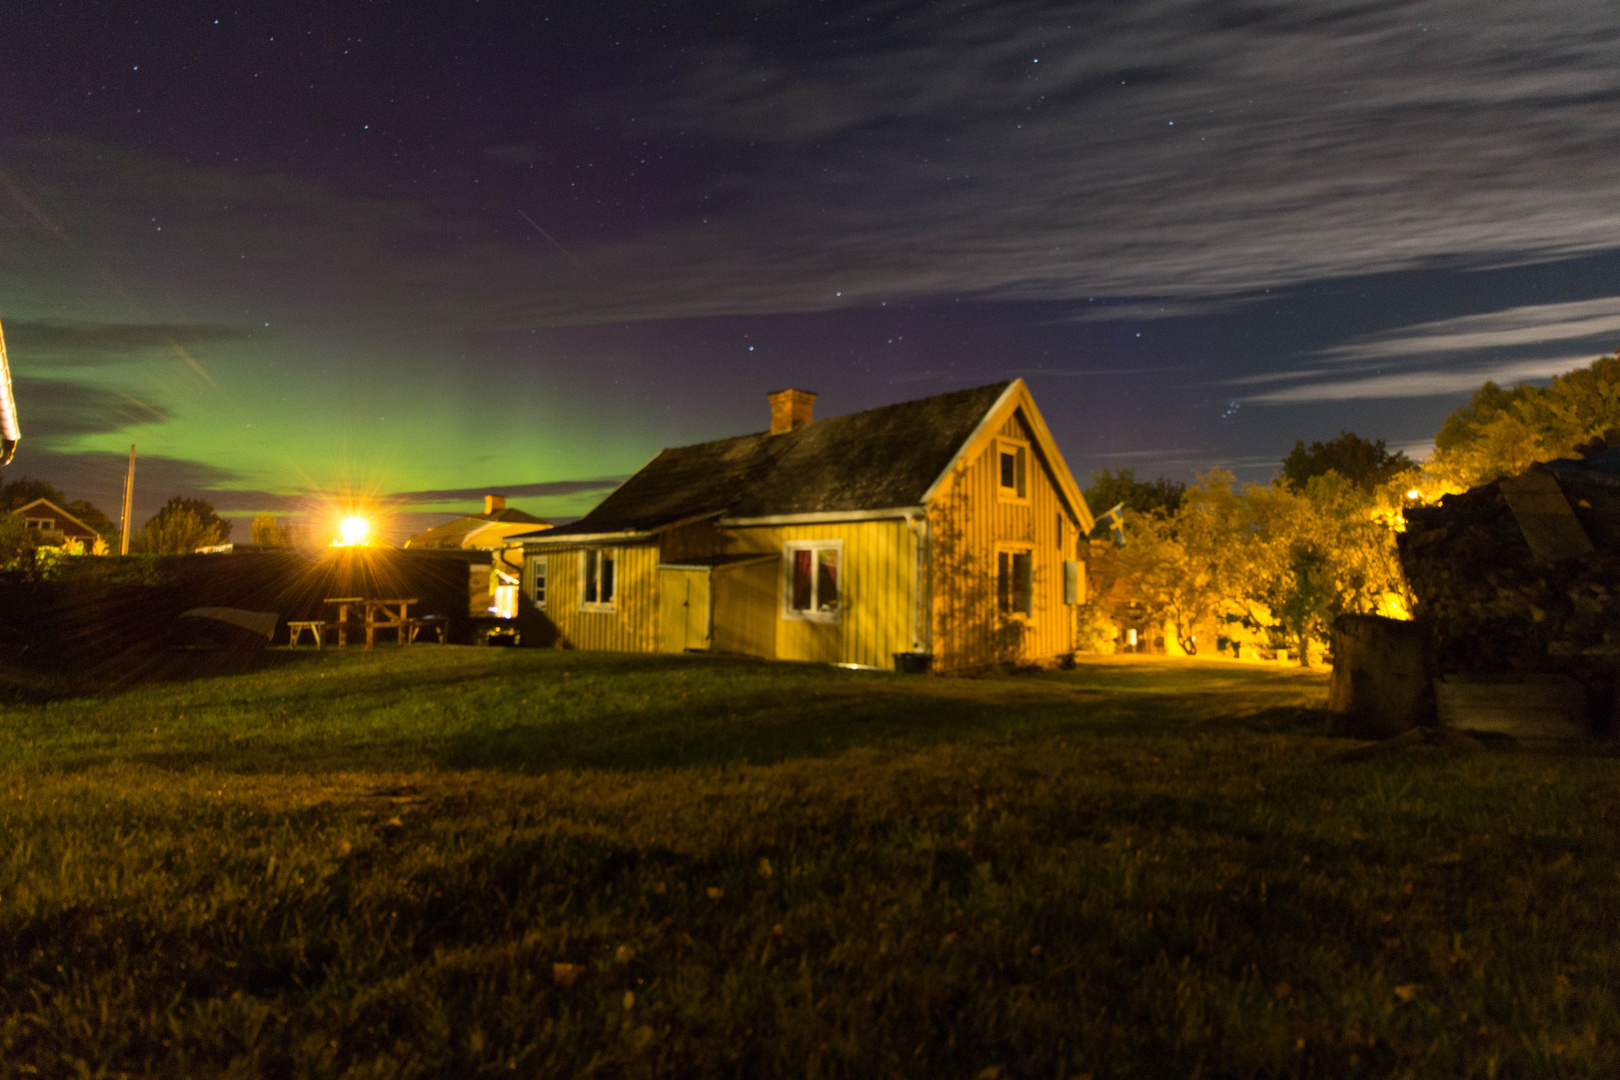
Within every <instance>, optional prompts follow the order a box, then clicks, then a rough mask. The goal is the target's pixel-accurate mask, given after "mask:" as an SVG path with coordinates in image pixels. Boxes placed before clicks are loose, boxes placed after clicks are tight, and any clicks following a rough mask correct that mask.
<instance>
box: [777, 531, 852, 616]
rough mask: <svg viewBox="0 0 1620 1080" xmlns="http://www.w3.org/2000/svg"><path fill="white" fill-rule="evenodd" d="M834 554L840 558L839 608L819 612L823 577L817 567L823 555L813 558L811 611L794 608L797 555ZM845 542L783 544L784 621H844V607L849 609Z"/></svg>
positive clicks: (838, 576)
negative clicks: (817, 571) (818, 592)
mask: <svg viewBox="0 0 1620 1080" xmlns="http://www.w3.org/2000/svg"><path fill="white" fill-rule="evenodd" d="M801 551H809V552H822V551H831V552H835V553H836V555H837V560H838V561H837V563H836V564H835V566H836V570H835V576H836V579H837V582H838V606H837V607H836V608H834V609H833V610H832V611H818V610H816V608H817V607H818V605H819V603H820V599H821V598H820V597H819V596H817V595H816V590H817V588H818V587H819V575H818V574H816V573H815V567H816V566H818V565H819V563H820V556H819V555H818V554H812V555H811V556H810V566H811V574H810V608H809V610H805V611H801V610H799V609H798V608H795V607H794V606H793V574H794V564H795V562H796V561H797V560H796V558H795V556H796V555H797V553H798V552H801ZM844 571H845V563H844V542H843V541H842V540H788V541H786V542H784V543H783V544H782V618H784V619H793V620H796V621H798V622H819V623H835V622H840V621H842V619H843V616H844V608H846V607H848V606H849V579H848V577H847V576H846V575H845V572H844Z"/></svg>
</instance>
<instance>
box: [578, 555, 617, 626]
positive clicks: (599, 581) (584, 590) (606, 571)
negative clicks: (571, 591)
mask: <svg viewBox="0 0 1620 1080" xmlns="http://www.w3.org/2000/svg"><path fill="white" fill-rule="evenodd" d="M617 555H618V552H617V551H615V550H614V549H613V548H587V549H586V550H584V551H582V552H580V553H579V610H581V611H616V610H618V608H617V607H616V606H615V604H614V600H615V598H616V597H617V594H616V593H615V592H614V588H615V586H616V584H617V583H616V582H615V581H614V577H613V571H614V568H615V564H616V563H617V561H618V560H617V558H616V556H617Z"/></svg>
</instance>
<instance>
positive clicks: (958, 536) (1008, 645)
mask: <svg viewBox="0 0 1620 1080" xmlns="http://www.w3.org/2000/svg"><path fill="white" fill-rule="evenodd" d="M995 434H997V435H1001V436H1005V437H1007V438H1012V439H1019V440H1022V441H1024V442H1027V443H1029V444H1030V451H1031V457H1030V464H1029V483H1028V492H1029V502H1028V504H1027V505H1026V504H1020V503H1012V502H1003V501H1001V499H1000V498H999V472H998V462H997V459H996V452H997V443H996V441H995V439H994V438H993V437H991V438H987V439H985V440H984V441H983V443H982V445H980V446H978V447H976V448H973V450H972V452H971V453H970V455H969V456H968V457H967V458H966V459H964V461H963V462H962V463H961V464H960V465H959V466H958V469H957V472H956V475H955V476H954V477H953V478H952V479H951V480H949V481H947V482H946V484H944V485H942V488H941V490H940V491H939V492H938V493H937V494H936V495H935V497H934V500H933V503H932V504H931V505H930V506H929V527H930V533H931V543H932V546H933V574H934V577H933V619H934V628H933V638H934V640H933V652H934V666H935V667H936V668H937V669H940V670H951V669H955V668H963V667H973V666H977V665H981V664H989V663H996V662H998V661H1016V662H1029V661H1036V660H1043V659H1049V658H1051V657H1055V656H1061V655H1063V654H1064V653H1068V652H1071V651H1073V649H1074V641H1075V618H1076V613H1075V608H1074V607H1073V606H1072V605H1067V604H1065V603H1064V602H1063V562H1064V559H1065V558H1068V559H1074V558H1076V557H1077V554H1076V553H1077V552H1078V550H1079V549H1078V525H1077V524H1076V522H1075V518H1074V514H1073V512H1072V510H1070V509H1069V508H1067V507H1066V506H1065V505H1064V502H1063V500H1062V498H1061V496H1060V495H1059V492H1058V487H1057V485H1056V483H1054V481H1053V479H1052V474H1051V469H1050V466H1049V465H1048V463H1047V462H1046V461H1045V459H1044V458H1043V457H1042V455H1041V454H1040V451H1039V448H1038V446H1036V445H1035V440H1034V437H1033V433H1032V432H1031V431H1030V430H1029V428H1028V426H1027V425H1026V424H1025V422H1024V419H1023V415H1022V413H1021V412H1020V411H1016V410H1015V411H1014V412H1013V413H1012V414H1011V415H1010V416H1008V418H1007V420H1006V421H1005V422H1004V423H1003V424H1001V425H1000V427H999V429H998V430H997V431H996V433H995ZM1060 513H1062V515H1063V518H1064V526H1063V547H1062V548H1061V549H1060V548H1059V546H1058V515H1059V514H1060ZM1007 541H1011V542H1019V543H1026V544H1029V545H1030V547H1031V550H1032V551H1033V553H1034V557H1035V562H1034V577H1035V593H1034V603H1033V605H1032V606H1033V608H1034V614H1033V616H1031V617H1029V618H1027V619H1025V618H1022V617H1018V618H1012V619H1009V618H1006V617H1004V616H1002V615H1001V614H1000V612H999V611H998V610H997V597H996V552H997V545H998V543H1001V542H1007Z"/></svg>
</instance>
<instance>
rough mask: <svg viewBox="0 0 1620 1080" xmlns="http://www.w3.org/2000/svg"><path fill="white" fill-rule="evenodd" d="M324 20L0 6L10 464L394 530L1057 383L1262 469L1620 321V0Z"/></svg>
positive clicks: (1095, 460)
mask: <svg viewBox="0 0 1620 1080" xmlns="http://www.w3.org/2000/svg"><path fill="white" fill-rule="evenodd" d="M310 7H312V8H313V7H315V5H311V6H310ZM320 7H321V8H322V9H325V10H322V11H320V12H315V11H312V10H308V9H305V8H302V7H298V6H291V5H283V4H272V3H263V4H254V5H251V6H250V5H241V6H240V7H232V6H228V5H208V4H183V3H163V4H145V5H143V4H120V5H101V4H95V5H92V4H68V5H65V6H59V5H57V4H54V3H53V4H43V3H31V2H26V0H25V2H23V3H20V4H19V3H13V4H9V5H7V9H6V10H7V14H6V19H5V23H4V27H3V31H4V32H3V33H0V323H3V325H4V328H5V333H6V339H7V344H8V347H9V353H10V358H11V366H12V374H13V378H14V380H15V383H16V391H17V397H18V403H19V410H20V413H21V420H22V427H23V435H24V439H23V442H22V444H21V447H20V448H19V451H18V454H17V459H16V462H15V463H14V464H13V466H12V467H11V468H10V469H8V470H7V478H15V477H17V476H19V475H31V476H38V477H42V478H46V479H49V480H51V481H53V482H55V483H57V484H58V486H61V487H63V488H64V489H66V490H67V492H68V494H69V495H70V496H71V497H79V498H88V499H90V500H91V501H93V502H95V503H97V504H98V505H100V506H101V508H102V509H104V510H106V511H107V512H108V513H110V514H114V515H116V512H117V508H118V502H119V491H120V485H121V482H122V476H123V468H124V461H125V457H126V455H127V453H128V448H129V444H130V443H131V442H134V443H136V444H138V446H139V448H140V455H141V459H140V460H141V464H140V466H139V473H138V478H137V499H136V506H137V514H136V521H137V523H139V522H140V521H142V520H144V519H145V517H146V516H147V515H148V514H150V513H151V512H152V511H153V510H155V509H156V507H157V506H158V505H159V504H161V503H162V502H163V501H164V500H166V499H167V498H168V497H169V496H171V495H175V494H186V495H200V496H202V497H205V498H207V499H209V500H210V501H212V502H213V503H214V504H215V505H216V506H218V507H219V508H220V509H221V510H222V511H223V512H225V513H227V514H230V515H233V516H238V517H240V516H244V515H251V514H253V513H254V512H258V511H273V512H291V511H295V510H298V509H300V508H302V507H304V506H305V505H306V503H307V502H308V500H310V499H311V497H312V496H316V497H318V493H325V495H327V496H330V495H333V494H338V493H342V492H345V491H351V490H352V491H357V492H365V493H369V494H370V495H373V496H376V497H378V498H381V499H383V500H384V501H386V502H388V503H389V504H390V505H392V506H394V507H395V508H396V509H397V510H398V511H399V512H400V514H399V515H398V516H396V519H395V524H394V526H393V529H392V531H393V533H394V534H395V535H396V536H397V535H398V534H399V533H400V532H401V531H402V530H404V529H406V528H408V527H412V526H414V525H417V524H421V523H424V522H427V523H431V521H433V520H442V519H443V518H442V516H441V517H439V518H428V517H426V516H425V515H426V514H427V513H428V512H439V513H440V514H441V515H443V514H446V513H448V512H454V511H466V510H470V509H474V508H481V496H482V495H483V493H485V492H487V491H500V492H505V493H507V494H509V495H511V496H513V497H514V498H513V504H514V505H517V506H521V507H523V508H524V509H528V510H530V511H532V512H534V513H538V514H541V515H544V516H548V517H552V518H557V519H563V518H568V517H572V516H577V515H578V514H580V513H583V512H584V511H585V510H587V509H589V508H590V507H591V506H592V505H594V504H595V503H596V502H597V501H598V500H599V499H600V498H601V497H602V496H603V495H604V494H605V493H606V491H607V490H608V489H610V488H611V487H612V485H613V484H614V483H616V482H617V480H619V479H621V478H622V477H624V476H625V475H627V474H629V473H631V472H634V471H635V470H636V469H637V468H639V467H640V466H641V465H642V464H643V463H644V462H646V461H647V459H649V458H650V457H651V456H652V455H653V454H655V453H656V452H657V451H658V450H659V449H660V448H661V447H664V446H670V445H679V444H684V443H691V442H697V441H702V440H707V439H713V438H720V437H725V436H730V435H736V434H742V433H745V432H750V431H758V430H761V429H763V428H764V427H766V426H767V424H768V410H767V407H766V402H765V395H766V393H767V392H768V391H771V390H776V389H780V388H782V387H785V386H789V385H791V386H797V387H802V388H804V389H808V390H814V391H816V392H817V393H818V394H819V395H820V398H819V400H818V401H817V403H816V410H817V414H818V415H822V416H831V415H837V414H840V413H845V412H851V411H855V410H858V409H864V408H870V407H873V406H877V405H883V404H888V403H891V402H895V401H902V400H907V399H910V398H915V397H922V396H926V395H928V394H933V393H939V392H942V391H945V390H949V389H954V388H960V387H965V386H973V385H980V384H983V383H987V382H993V381H997V380H1001V379H1004V378H1008V377H1010V376H1012V375H1020V376H1023V377H1024V378H1025V379H1026V380H1028V382H1029V384H1030V387H1031V389H1032V390H1033V392H1034V394H1035V397H1036V400H1037V401H1038V402H1039V404H1040V405H1041V408H1042V410H1043V412H1044V414H1045V416H1046V418H1047V420H1048V422H1049V423H1050V424H1051V426H1052V428H1053V431H1054V434H1055V435H1056V437H1057V439H1058V442H1059V444H1060V446H1061V447H1062V449H1063V452H1064V454H1065V456H1066V457H1067V458H1068V461H1069V464H1070V466H1071V467H1072V468H1073V469H1074V470H1075V472H1076V474H1077V476H1078V477H1079V478H1080V480H1081V482H1082V483H1084V482H1085V479H1086V474H1087V472H1088V470H1090V469H1094V468H1100V467H1103V466H1114V467H1122V466H1123V467H1130V468H1133V469H1135V470H1136V472H1137V473H1138V475H1143V476H1157V475H1159V474H1161V473H1163V474H1166V475H1169V476H1171V477H1174V478H1177V479H1190V478H1191V476H1192V475H1193V473H1194V472H1195V471H1198V470H1202V469H1205V468H1209V467H1211V466H1217V465H1218V466H1223V467H1225V468H1229V469H1232V470H1233V471H1235V472H1236V473H1237V475H1238V476H1239V477H1240V478H1242V479H1248V480H1262V479H1265V478H1266V477H1268V476H1269V475H1270V474H1271V473H1272V471H1273V470H1274V469H1275V467H1276V465H1277V463H1278V462H1279V460H1280V459H1281V458H1282V457H1283V455H1285V454H1286V453H1287V452H1288V450H1289V449H1290V448H1291V447H1292V446H1293V442H1294V440H1295V439H1296V438H1304V439H1306V440H1307V441H1309V440H1313V439H1326V438H1331V437H1333V436H1334V435H1336V434H1337V433H1338V432H1339V431H1340V430H1341V429H1346V428H1347V429H1350V430H1354V431H1356V432H1358V433H1360V434H1361V435H1363V436H1366V437H1368V438H1382V439H1386V440H1388V442H1389V444H1390V445H1391V446H1392V447H1399V448H1403V449H1406V450H1408V451H1409V452H1412V453H1414V454H1422V453H1426V452H1427V450H1428V448H1429V445H1430V444H1429V440H1430V439H1431V438H1432V436H1433V434H1434V432H1435V431H1436V430H1437V429H1438V427H1439V424H1440V422H1441V420H1442V418H1443V417H1444V416H1445V414H1446V413H1447V412H1448V411H1450V410H1451V409H1452V408H1454V407H1456V405H1457V404H1459V403H1460V402H1461V401H1463V400H1465V398H1466V395H1467V393H1468V392H1469V391H1470V390H1472V389H1473V388H1474V387H1475V386H1477V385H1478V384H1479V383H1480V382H1481V381H1483V380H1484V379H1487V378H1493V379H1496V380H1498V381H1500V382H1505V383H1512V382H1517V381H1521V380H1542V381H1544V380H1545V379H1546V378H1547V377H1549V376H1550V375H1552V374H1554V373H1557V372H1561V371H1565V370H1568V369H1569V368H1572V367H1575V366H1578V365H1580V364H1584V363H1587V362H1589V361H1590V360H1591V359H1593V358H1595V357H1596V356H1598V355H1601V354H1603V353H1605V352H1608V351H1610V350H1612V348H1613V347H1614V345H1615V344H1616V343H1617V342H1620V228H1617V225H1620V153H1617V151H1620V138H1617V137H1620V58H1617V56H1620V54H1617V53H1616V46H1617V44H1620V11H1617V10H1616V9H1615V8H1614V7H1613V5H1609V4H1601V3H1593V2H1591V0H1579V2H1577V0H1541V2H1539V3H1536V4H1500V3H1485V2H1482V0H1418V2H1399V0H1377V2H1371V0H1367V2H1351V0H1276V2H1259V0H1234V2H1223V0H1146V2H1138V3H1122V2H1111V3H1101V2H1096V3H1079V4H1068V5H1064V4H1058V3H1041V2H1029V3H1021V2H1016V0H990V2H982V3H948V4H911V3H874V4H816V3H810V2H804V0H800V2H793V3H780V2H779V3H755V4H746V5H704V6H698V5H690V6H688V5H678V4H673V5H672V4H653V3H647V4H638V3H634V2H619V3H614V4H600V5H599V4H581V3H572V4H557V5H544V4H527V3H522V4H518V3H514V4H500V3H457V4H424V3H404V2H391V3H386V4H374V5H359V4H355V5H320ZM246 533H247V529H246V526H245V523H244V524H242V525H240V526H238V529H237V532H236V538H237V539H241V540H245V539H246Z"/></svg>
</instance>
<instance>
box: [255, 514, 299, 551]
mask: <svg viewBox="0 0 1620 1080" xmlns="http://www.w3.org/2000/svg"><path fill="white" fill-rule="evenodd" d="M248 535H249V536H251V537H252V538H253V542H254V543H255V544H263V545H265V546H266V547H286V546H288V545H289V544H291V543H292V530H291V529H289V528H287V526H286V525H284V524H283V523H281V522H280V521H277V520H276V519H275V517H273V516H272V515H270V514H260V515H258V516H257V517H255V518H254V519H253V524H252V526H251V527H250V528H249V530H248Z"/></svg>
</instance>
